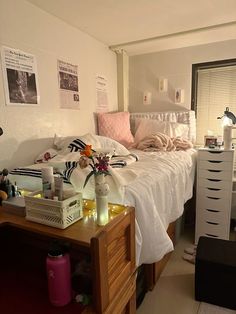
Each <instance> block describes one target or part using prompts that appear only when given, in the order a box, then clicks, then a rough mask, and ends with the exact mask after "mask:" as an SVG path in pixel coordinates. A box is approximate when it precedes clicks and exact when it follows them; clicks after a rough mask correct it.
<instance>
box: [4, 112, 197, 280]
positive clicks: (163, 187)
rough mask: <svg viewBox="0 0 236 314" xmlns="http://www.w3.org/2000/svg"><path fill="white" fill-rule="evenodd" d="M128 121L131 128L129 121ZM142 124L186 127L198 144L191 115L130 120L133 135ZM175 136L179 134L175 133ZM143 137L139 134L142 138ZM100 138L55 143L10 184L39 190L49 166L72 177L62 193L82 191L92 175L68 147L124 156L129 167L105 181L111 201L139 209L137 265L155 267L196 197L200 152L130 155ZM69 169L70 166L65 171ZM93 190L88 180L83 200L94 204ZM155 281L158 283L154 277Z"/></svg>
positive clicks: (135, 152)
mask: <svg viewBox="0 0 236 314" xmlns="http://www.w3.org/2000/svg"><path fill="white" fill-rule="evenodd" d="M125 119H126V122H127V117H126V115H125ZM140 119H141V120H146V122H147V123H148V125H150V124H152V123H153V122H154V121H159V122H168V123H172V124H173V125H178V126H179V125H181V127H182V126H183V125H185V126H187V127H186V128H184V129H185V130H184V131H185V132H186V131H187V133H186V134H185V136H186V138H187V139H188V141H190V142H192V143H193V142H194V140H195V127H196V125H195V115H194V112H193V111H178V112H161V113H160V112H159V113H158V112H156V113H131V114H128V120H129V121H128V125H129V128H131V132H132V133H133V134H136V133H137V130H138V128H137V125H135V122H136V121H137V120H138V121H139V122H140ZM168 123H166V124H165V123H164V126H163V125H162V127H164V128H165V129H166V128H167V124H168ZM122 125H123V126H122V130H124V128H125V127H124V123H123V122H122ZM159 127H160V125H158V128H159ZM168 127H169V125H168ZM108 129H109V128H108ZM158 130H159V129H158ZM172 131H173V130H172ZM175 131H176V132H177V129H176V130H175ZM143 132H144V131H143V130H141V134H143ZM148 132H150V130H149V131H148ZM119 133H122V132H119ZM139 133H140V132H139ZM100 134H102V135H93V134H86V135H84V136H76V137H75V136H71V137H64V138H58V137H55V140H54V146H53V147H51V148H50V149H48V151H49V150H50V154H51V157H53V158H48V159H47V158H46V159H47V160H44V158H41V159H40V157H38V158H37V159H38V161H40V162H39V163H36V164H33V165H31V166H29V167H24V168H23V169H22V168H21V169H20V168H17V169H15V170H13V171H11V174H10V175H9V179H10V180H11V182H16V184H17V185H18V187H20V188H26V189H31V190H38V189H41V177H40V169H41V168H42V167H45V166H48V165H50V166H53V167H54V168H55V169H57V171H58V172H60V173H62V172H63V173H64V174H65V172H66V171H67V174H68V173H70V175H69V176H68V175H67V176H65V175H64V179H65V182H64V188H65V189H68V190H69V189H71V187H72V186H73V188H74V189H76V190H77V191H78V190H81V189H82V188H83V183H84V180H85V178H86V176H87V174H88V171H89V170H88V169H84V171H83V172H81V169H78V167H77V165H76V164H73V161H75V160H76V157H75V156H76V154H78V151H77V152H76V151H71V150H69V151H68V147H70V145H71V143H72V142H73V141H74V139H75V138H79V139H81V140H82V141H83V142H85V143H86V144H92V146H93V147H94V148H98V149H108V148H109V149H110V148H112V149H114V150H115V151H116V153H117V155H119V158H121V157H124V156H125V157H126V158H128V159H126V160H125V159H122V160H123V161H125V162H126V166H125V167H122V168H120V167H119V168H111V174H112V176H107V177H106V178H107V182H108V183H109V185H110V188H111V192H110V193H109V201H110V202H113V203H122V204H125V205H129V206H133V207H135V217H136V265H137V266H140V265H143V264H149V265H154V263H156V262H157V261H160V260H162V259H163V258H164V257H165V256H166V255H167V254H169V253H170V252H171V251H173V242H172V240H171V238H170V236H169V234H168V232H167V230H168V227H169V226H170V225H171V224H172V223H174V222H175V221H176V220H177V219H178V218H179V217H181V215H182V214H183V211H184V204H185V203H186V202H187V201H188V200H189V199H191V197H192V195H193V184H194V174H195V162H196V151H195V149H194V148H189V149H185V150H172V151H168V152H166V151H165V150H160V151H141V150H139V149H137V146H136V147H135V145H133V148H129V149H128V150H127V148H126V147H125V146H124V145H123V144H124V142H123V141H122V140H121V141H119V142H118V141H116V140H114V139H111V138H109V137H107V136H104V135H107V134H104V133H103V132H100ZM172 135H173V134H172ZM175 135H176V134H175ZM118 140H119V139H118ZM126 144H127V143H126ZM127 152H128V153H127ZM130 153H131V155H130ZM44 155H45V152H43V153H42V156H44ZM127 155H129V156H127ZM42 156H41V157H42ZM136 156H137V157H138V161H137V160H136V159H137V158H136ZM77 161H78V160H77ZM68 162H69V164H70V166H69V167H68ZM66 164H67V166H65V165H66ZM27 171H28V173H27ZM36 174H37V175H36ZM35 175H36V176H35ZM93 184H94V183H93V180H89V183H88V184H87V186H86V188H85V189H83V197H84V198H88V199H89V198H90V199H91V198H94V185H93ZM114 191H115V192H114ZM117 191H118V193H117ZM169 233H170V232H169ZM152 276H153V275H152ZM154 276H155V277H156V275H154Z"/></svg>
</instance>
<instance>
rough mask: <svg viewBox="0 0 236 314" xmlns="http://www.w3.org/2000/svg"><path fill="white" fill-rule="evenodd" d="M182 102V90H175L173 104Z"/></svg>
mask: <svg viewBox="0 0 236 314" xmlns="http://www.w3.org/2000/svg"><path fill="white" fill-rule="evenodd" d="M183 102H184V90H183V89H181V88H176V89H175V103H176V104H182V103H183Z"/></svg>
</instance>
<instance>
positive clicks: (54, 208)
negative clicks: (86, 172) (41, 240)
mask: <svg viewBox="0 0 236 314" xmlns="http://www.w3.org/2000/svg"><path fill="white" fill-rule="evenodd" d="M40 195H42V192H41V191H35V192H32V193H30V194H28V195H26V196H25V209H26V217H25V218H26V219H27V220H30V221H34V222H38V223H41V224H44V225H48V226H51V227H56V228H60V229H65V228H67V227H69V226H70V225H72V224H73V223H75V222H76V221H78V220H79V219H81V218H82V217H83V201H82V194H81V193H77V194H76V195H74V196H72V197H70V198H68V199H65V200H63V201H57V200H51V199H45V198H42V197H40Z"/></svg>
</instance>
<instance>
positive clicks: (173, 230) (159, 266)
mask: <svg viewBox="0 0 236 314" xmlns="http://www.w3.org/2000/svg"><path fill="white" fill-rule="evenodd" d="M135 118H145V119H153V120H158V121H169V122H177V123H183V124H187V125H188V126H189V133H188V139H189V140H190V141H191V142H192V143H195V139H196V119H195V112H194V111H191V110H184V111H174V112H173V111H165V112H138V113H130V127H131V132H132V133H133V134H134V124H135V123H134V122H135ZM180 229H181V218H180V219H178V220H177V221H176V222H172V223H170V224H169V227H168V229H167V233H168V235H169V237H170V239H171V240H172V242H173V244H174V245H175V243H176V242H177V240H178V236H179V233H180ZM170 256H171V252H170V253H168V254H166V255H165V256H164V257H163V258H162V259H161V260H160V261H157V262H156V263H153V264H145V265H142V269H141V272H143V275H142V276H140V278H142V279H143V281H144V282H143V283H142V288H141V291H140V292H139V291H138V290H139V289H138V287H139V286H141V284H140V283H139V282H138V281H137V293H138V294H139V293H140V295H137V302H138V303H141V300H142V298H143V297H144V295H145V293H146V292H147V291H148V290H152V289H153V288H154V286H155V284H156V283H157V281H158V279H159V277H160V275H161V273H162V271H163V270H164V268H165V266H166V264H167V262H168V260H169V259H170ZM140 299H141V300H140Z"/></svg>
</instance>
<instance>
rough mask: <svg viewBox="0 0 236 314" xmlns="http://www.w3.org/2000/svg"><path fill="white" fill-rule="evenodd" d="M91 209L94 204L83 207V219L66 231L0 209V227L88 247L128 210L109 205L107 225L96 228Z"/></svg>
mask: <svg viewBox="0 0 236 314" xmlns="http://www.w3.org/2000/svg"><path fill="white" fill-rule="evenodd" d="M93 207H94V204H91V203H90V204H89V205H88V207H85V208H84V217H83V218H82V219H81V220H79V221H77V222H75V223H74V224H72V225H71V226H69V227H68V228H66V229H58V228H54V227H49V226H46V225H43V224H39V223H35V222H31V221H27V220H26V219H25V217H20V216H17V215H14V214H9V213H5V212H3V211H2V210H1V209H2V208H1V207H0V226H1V227H3V226H7V225H9V226H12V227H16V228H20V229H22V230H26V231H31V232H34V233H38V234H42V235H45V236H49V237H55V238H58V239H63V240H68V241H70V242H71V243H75V244H77V245H80V246H84V247H89V246H90V241H91V238H93V237H95V236H96V235H97V234H98V233H99V232H101V231H102V230H103V229H104V228H106V226H108V225H111V224H112V221H115V220H116V219H119V218H118V217H119V216H123V215H125V214H126V209H128V207H127V208H126V207H124V206H120V205H110V206H109V216H110V219H109V223H108V224H107V225H106V226H98V225H97V223H96V217H95V213H94V210H93V209H91V208H93Z"/></svg>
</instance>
